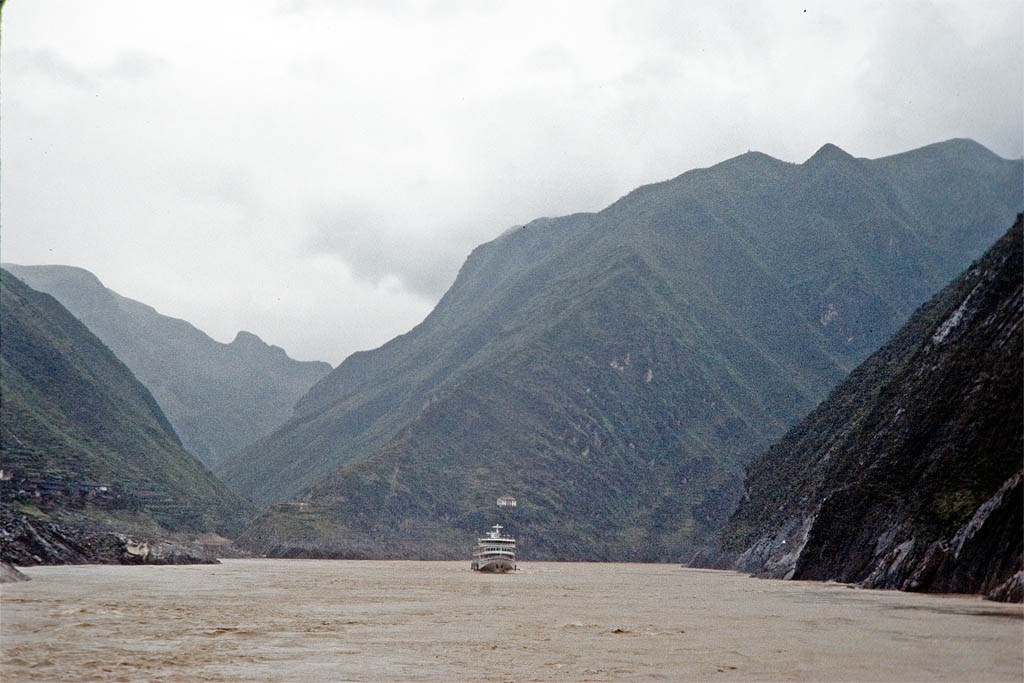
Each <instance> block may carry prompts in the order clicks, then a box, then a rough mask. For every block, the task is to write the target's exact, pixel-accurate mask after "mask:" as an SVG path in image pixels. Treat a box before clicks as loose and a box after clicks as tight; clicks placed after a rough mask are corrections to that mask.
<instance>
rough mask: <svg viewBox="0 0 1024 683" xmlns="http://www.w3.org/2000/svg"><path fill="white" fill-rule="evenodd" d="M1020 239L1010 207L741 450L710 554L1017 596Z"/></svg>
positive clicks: (806, 572) (804, 574)
mask: <svg viewBox="0 0 1024 683" xmlns="http://www.w3.org/2000/svg"><path fill="white" fill-rule="evenodd" d="M1022 239H1024V236H1022V230H1021V219H1020V217H1019V216H1018V218H1017V221H1016V223H1015V224H1014V226H1013V227H1012V228H1011V229H1010V230H1009V232H1007V233H1006V235H1004V236H1003V238H1002V239H1000V240H999V242H998V243H996V244H995V245H994V246H993V247H992V248H991V249H990V250H989V251H988V252H987V253H986V254H985V255H984V257H983V258H981V259H980V260H979V261H977V262H976V263H975V264H974V265H972V266H971V267H969V268H968V269H967V270H966V271H965V272H964V273H963V274H962V275H961V276H960V277H959V278H957V279H956V280H954V281H953V282H952V283H951V284H950V285H949V286H947V287H946V288H945V289H944V290H943V291H942V292H940V293H939V294H938V295H936V296H935V297H934V298H933V299H932V300H931V301H930V302H928V303H927V304H926V305H924V306H923V307H922V308H921V309H919V310H918V311H917V312H916V313H915V314H914V316H913V317H912V318H911V320H910V321H909V322H908V323H907V324H906V326H904V327H903V328H902V329H901V330H900V331H899V332H898V333H897V334H896V335H895V336H894V337H893V338H892V339H891V340H890V341H889V342H888V343H887V344H886V345H885V346H884V347H882V349H880V350H879V351H878V352H877V353H875V354H874V355H872V356H871V357H870V358H869V359H868V360H867V361H865V362H864V363H863V364H862V365H861V366H860V367H858V368H857V369H856V370H855V371H854V372H853V373H852V374H851V375H850V377H849V378H847V379H846V380H845V381H844V382H843V383H842V384H840V385H839V386H838V387H837V388H836V389H835V390H834V391H833V392H832V393H831V395H830V396H829V398H828V399H827V400H826V401H824V402H823V403H822V404H821V405H819V406H818V407H817V408H816V409H815V410H814V411H813V412H812V413H811V414H810V415H809V416H808V417H807V418H806V419H805V420H804V421H803V422H801V423H800V424H799V425H797V426H796V427H794V428H793V429H792V430H790V431H789V432H788V433H787V434H786V435H785V436H784V437H783V438H782V439H780V440H779V441H778V442H777V443H776V444H775V445H773V446H772V447H771V448H770V449H769V450H768V451H767V452H766V453H764V454H763V455H762V456H761V457H760V458H758V459H757V460H756V461H754V462H753V463H751V465H750V466H749V467H748V470H747V480H746V484H745V490H744V499H743V502H742V504H741V506H740V507H739V509H738V511H737V512H736V513H735V514H734V515H733V517H732V518H731V520H730V522H729V524H728V526H727V527H726V529H725V531H724V533H723V536H722V539H723V543H722V550H723V551H724V554H723V555H722V556H720V557H719V558H718V564H719V566H729V565H731V566H734V567H736V568H738V569H741V570H745V571H750V572H754V573H755V574H758V575H760V576H770V577H785V578H794V579H831V580H836V581H843V582H856V583H860V584H862V585H864V586H867V587H873V588H899V589H904V590H915V591H929V592H966V593H986V594H988V595H990V596H991V597H995V598H999V599H1009V600H1016V601H1020V600H1021V597H1022V588H1024V574H1022V571H1021V569H1022V559H1021V558H1022V552H1024V547H1022V529H1024V522H1022V509H1024V501H1022V453H1024V444H1022V432H1024V424H1022V419H1024V418H1022V415H1024V413H1022V399H1021V394H1022V322H1024V320H1022V318H1024V316H1022V311H1024V303H1022V277H1024V276H1022ZM705 559H706V558H705Z"/></svg>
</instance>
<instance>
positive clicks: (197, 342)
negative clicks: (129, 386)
mask: <svg viewBox="0 0 1024 683" xmlns="http://www.w3.org/2000/svg"><path fill="white" fill-rule="evenodd" d="M4 267H5V268H7V269H8V270H9V271H10V272H11V273H12V274H14V275H15V276H16V277H18V278H21V279H22V280H23V281H24V282H25V283H27V284H28V285H29V286H30V287H33V288H34V289H37V290H39V291H41V292H46V293H47V294H50V295H52V296H54V297H56V298H57V300H58V301H60V302H61V304H63V305H64V306H65V307H66V308H67V309H68V310H69V311H71V313H73V314H74V315H75V316H76V317H77V318H78V319H79V320H81V321H82V322H84V323H85V324H86V326H87V327H88V328H89V329H90V330H91V331H92V332H93V333H94V334H95V335H96V336H97V337H99V338H100V340H102V341H103V343H104V344H106V345H107V346H108V347H110V349H111V350H112V351H113V352H114V353H115V354H116V355H117V357H118V358H119V359H121V360H122V361H123V362H124V364H125V365H127V366H128V367H129V369H131V371H132V372H133V373H134V374H135V376H136V377H138V378H139V381H141V382H142V383H143V384H144V385H146V388H148V389H149V390H150V392H152V394H153V397H154V398H156V401H157V403H159V404H160V407H161V408H162V409H163V411H164V413H165V414H166V415H167V417H168V419H169V420H170V421H171V424H172V425H173V426H174V429H175V431H176V432H177V433H178V434H179V435H180V436H181V440H182V442H183V443H184V444H185V447H186V448H187V449H188V450H190V451H191V452H192V453H194V454H195V455H196V456H197V457H198V458H199V459H200V460H202V461H203V462H204V463H206V464H207V465H209V466H212V465H214V464H215V463H217V462H219V461H220V460H221V459H222V458H223V457H225V456H226V455H227V454H228V453H232V452H234V451H236V450H239V449H240V448H242V447H244V446H247V445H248V444H249V443H251V442H252V441H254V440H256V439H257V438H259V437H260V436H263V435H264V434H268V433H270V432H271V431H272V430H273V429H274V428H276V427H278V426H279V425H281V424H282V423H284V422H285V421H287V420H288V419H289V418H290V417H291V416H292V409H293V407H294V406H295V402H296V401H297V400H298V399H299V398H300V397H301V396H302V395H303V394H304V393H305V392H306V391H307V390H308V389H309V388H310V387H311V386H312V385H313V384H314V383H315V382H317V381H318V380H319V379H320V378H322V377H324V376H325V375H326V374H327V373H328V372H330V369H331V368H330V366H329V365H328V364H327V363H320V362H301V361H296V360H293V359H291V358H289V357H288V355H287V354H286V353H285V352H284V350H283V349H280V348H278V347H276V346H268V345H267V344H265V343H264V342H263V341H262V340H260V338H259V337H257V336H255V335H253V334H250V333H248V332H239V333H238V336H237V337H236V338H235V340H234V341H232V342H231V343H230V344H221V343H220V342H217V341H214V340H213V339H211V338H210V337H209V336H207V335H206V334H205V333H203V332H201V331H200V330H198V329H196V328H195V327H193V326H192V325H190V324H189V323H187V322H185V321H184V320H178V319H175V318H170V317H167V316H164V315H161V314H159V313H157V312H156V310H154V309H153V308H152V307H150V306H147V305H145V304H142V303H139V302H138V301H134V300H132V299H128V298H126V297H123V296H120V295H119V294H117V293H116V292H113V291H111V290H109V289H107V288H106V287H104V286H103V284H102V283H101V282H100V281H99V280H98V279H97V278H96V276H94V275H93V274H92V273H90V272H89V271H87V270H83V269H81V268H72V267H69V266H17V265H13V264H5V266H4Z"/></svg>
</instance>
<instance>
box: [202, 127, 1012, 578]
mask: <svg viewBox="0 0 1024 683" xmlns="http://www.w3.org/2000/svg"><path fill="white" fill-rule="evenodd" d="M1020 178H1021V164H1020V162H1019V161H1018V162H1011V161H1006V160H1003V159H1000V158H998V157H996V156H995V155H993V154H991V153H990V152H988V151H987V150H985V149H984V148H982V147H980V146H979V145H976V144H975V143H971V142H969V141H962V140H954V141H949V142H947V143H941V144H939V145H935V146H931V147H928V148H924V149H922V150H917V151H915V152H911V153H908V154H905V155H898V156H897V157H890V158H886V159H880V160H874V161H871V160H865V159H854V158H853V157H851V156H849V155H848V154H846V153H845V152H843V151H842V150H839V149H838V148H835V147H834V146H831V145H826V146H825V147H823V148H822V149H821V150H820V151H819V152H818V153H817V154H815V155H814V156H813V157H812V158H811V159H809V160H808V161H807V162H805V163H804V164H800V165H796V164H787V163H784V162H781V161H778V160H776V159H772V158H770V157H767V156H765V155H763V154H757V153H748V154H745V155H742V156H740V157H737V158H735V159H732V160H729V161H727V162H724V163H722V164H719V165H717V166H715V167H712V168H709V169H700V170H696V171H691V172H688V173H686V174H683V175H682V176H680V177H678V178H676V179H673V180H670V181H667V182H664V183H659V184H657V185H652V186H647V187H643V188H640V189H638V190H636V191H634V192H632V193H630V194H629V195H627V196H626V197H623V198H622V199H621V200H619V201H618V202H616V203H615V204H613V205H612V206H610V207H608V208H607V209H605V210H604V211H601V212H599V213H597V214H580V215H574V216H567V217H564V218H558V219H543V220H539V221H535V222H534V223H531V224H529V225H527V226H524V227H522V228H518V229H514V230H511V231H509V232H507V233H506V234H505V235H503V236H502V237H500V238H498V239H497V240H495V241H493V242H491V243H489V244H486V245H483V246H481V247H479V248H478V249H476V250H475V251H474V252H473V253H472V254H471V255H470V257H469V259H468V260H467V262H466V264H465V265H464V266H463V268H462V270H461V272H460V274H459V277H458V279H457V280H456V282H455V284H454V285H453V286H452V288H451V289H450V290H449V291H448V293H447V294H446V295H445V297H444V298H443V299H442V301H441V302H440V303H439V304H438V306H437V307H436V309H435V310H434V311H433V312H432V313H431V314H430V316H428V318H427V319H426V320H425V321H424V322H423V323H422V324H421V325H419V326H418V327H417V328H415V329H414V330H412V331H410V332H409V333H408V334H406V335H403V336H401V337H398V338H396V339H394V340H392V341H391V342H389V343H388V344H386V345H384V346H383V347H381V348H380V349H377V350H375V351H371V352H366V353H361V354H356V355H354V356H352V357H350V358H349V359H347V360H346V361H345V362H344V363H342V364H341V366H339V367H338V368H337V369H336V370H335V371H334V372H332V373H331V374H330V375H328V376H327V377H325V378H324V379H323V380H322V381H321V382H319V383H318V384H317V385H316V386H314V387H313V389H312V390H311V391H310V392H309V393H308V394H307V395H306V396H305V397H304V398H303V399H302V401H300V403H299V404H298V405H297V415H296V417H295V419H294V420H293V421H291V422H290V423H289V424H287V425H285V426H284V427H282V428H281V429H280V430H278V431H276V432H275V433H274V434H272V435H270V436H269V437H267V438H266V439H264V440H262V441H261V442H258V443H257V444H254V445H253V446H252V447H250V448H247V449H246V450H244V451H242V452H241V453H239V454H237V455H236V456H233V457H232V458H231V459H229V460H228V461H226V462H225V463H223V464H222V465H221V466H220V467H219V468H218V472H219V473H221V474H222V475H223V476H224V478H225V480H226V481H227V482H228V483H229V484H230V485H232V486H234V487H235V488H236V490H238V491H242V492H245V493H246V495H250V496H251V498H252V500H254V501H255V502H256V503H257V504H258V505H260V506H267V505H270V504H273V503H277V502H282V501H285V500H287V499H289V498H291V497H295V496H300V498H301V500H302V501H305V502H306V503H307V504H306V505H304V506H296V505H284V506H281V507H275V508H273V509H271V510H269V511H268V512H267V514H266V515H265V516H264V517H263V518H262V519H261V520H260V521H258V522H257V523H256V524H255V525H254V527H253V528H252V529H251V530H250V531H249V532H247V534H246V536H245V539H246V542H248V543H249V544H250V547H251V548H253V549H254V550H258V551H261V552H280V553H284V554H321V555H339V556H343V555H351V554H357V553H360V554H378V555H379V554H383V553H395V552H397V553H400V554H407V553H427V554H434V555H435V556H455V555H456V554H457V553H463V552H464V547H463V546H464V544H465V539H466V538H468V537H469V538H471V537H472V534H473V533H475V532H477V531H479V530H480V527H481V525H482V523H483V525H484V526H485V525H486V523H485V519H487V518H488V517H490V515H491V513H492V512H493V511H494V508H493V498H494V495H495V494H496V493H498V492H507V493H512V494H513V495H516V497H517V498H518V499H520V501H522V502H521V503H520V506H519V507H518V508H517V515H518V516H519V518H518V521H517V522H516V525H517V527H516V533H517V534H518V535H520V536H521V537H523V538H524V539H525V540H526V541H528V542H529V546H528V547H532V548H533V549H534V551H535V553H536V555H535V556H537V557H540V556H543V557H573V558H585V559H686V558H689V556H690V554H691V553H692V552H693V551H694V550H695V549H697V548H700V547H701V546H703V545H704V544H706V543H708V542H710V540H711V539H712V538H713V533H714V530H715V529H717V528H718V527H719V526H720V525H721V524H722V522H723V521H724V520H725V518H726V516H727V514H728V512H729V511H730V510H731V509H732V507H733V506H734V504H735V502H736V500H737V499H738V496H739V493H740V486H739V482H740V481H741V477H742V467H743V464H744V463H745V462H746V461H747V460H749V459H750V458H751V457H753V456H754V455H755V454H756V453H757V452H759V451H760V450H763V448H764V447H766V446H767V445H768V443H770V441H771V440H772V439H774V438H776V437H777V436H779V435H781V434H782V432H783V431H784V430H785V428H786V427H788V426H789V425H791V424H793V423H794V422H795V421H796V420H797V419H799V418H800V417H801V416H802V415H805V414H806V413H807V411H809V410H810V409H811V408H812V407H813V406H814V405H815V404H816V403H817V402H818V401H819V400H820V399H822V398H823V397H824V396H825V394H826V393H827V391H828V389H829V388H830V387H831V386H833V385H834V384H835V383H836V382H838V381H839V380H840V379H841V378H842V377H843V376H845V375H846V373H847V372H848V371H849V370H850V369H851V368H852V367H854V366H855V365H856V364H857V363H858V362H860V361H861V360H862V359H863V358H864V357H866V356H867V355H868V353H870V351H872V350H873V349H875V348H877V346H878V345H879V344H880V343H881V342H882V341H884V339H885V338H886V336H888V334H890V333H891V332H892V331H893V330H895V329H896V328H897V327H898V325H899V324H901V323H902V322H903V321H904V320H905V319H906V317H907V316H908V315H909V314H910V313H911V312H912V311H913V309H914V308H915V307H916V306H917V305H919V304H920V303H921V302H922V301H924V300H925V299H926V298H927V296H928V295H929V294H930V293H932V292H934V291H935V290H937V289H938V288H939V287H941V286H942V284H943V283H945V282H947V281H948V280H949V278H950V277H952V276H953V275H954V274H955V273H956V272H958V271H959V270H960V269H961V268H963V267H964V266H965V265H966V264H967V263H969V260H970V259H971V258H973V257H975V256H977V255H979V254H980V253H981V252H982V251H983V250H984V248H985V247H986V246H988V245H989V244H991V242H992V241H993V240H995V239H996V237H997V236H998V230H999V228H998V227H996V226H1000V225H1001V226H1005V225H1006V224H1007V223H1008V222H1009V221H1010V220H1011V218H1012V216H1013V215H1014V213H1015V212H1016V211H1017V210H1018V209H1019V208H1020V202H1021V199H1020V194H1019V191H1018V190H1015V189H1013V188H1014V187H1017V188H1019V181H1020ZM929 180H931V181H934V182H946V183H955V184H956V186H957V188H958V190H957V192H947V193H946V194H945V195H944V196H937V197H935V198H934V200H935V201H936V202H938V203H939V208H940V209H941V211H937V212H936V211H933V210H932V209H931V208H929V210H928V211H927V212H924V211H923V210H921V209H920V205H921V202H919V201H917V200H918V198H919V197H918V194H919V193H921V192H924V189H923V188H928V190H927V192H928V196H929V197H931V196H932V195H934V194H935V191H934V190H933V189H931V185H929V183H928V181H929ZM1014 182H1016V183H1017V185H1016V186H1014V184H1013V183H1014ZM993 196H996V199H993ZM993 216H995V217H996V218H997V219H998V220H996V221H994V220H993V219H992V217H993ZM300 511H301V514H300ZM397 530H400V533H399V531H397ZM394 536H397V538H393V537H394ZM413 537H416V538H421V539H424V540H423V542H420V541H416V542H412V541H410V542H409V544H408V545H410V547H411V549H408V550H406V549H404V546H403V543H404V541H403V539H408V538H413ZM457 539H461V540H457ZM460 543H461V545H459V544H460Z"/></svg>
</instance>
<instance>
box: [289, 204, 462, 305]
mask: <svg viewBox="0 0 1024 683" xmlns="http://www.w3.org/2000/svg"><path fill="white" fill-rule="evenodd" d="M309 215H310V219H309V220H310V226H311V230H310V237H309V238H308V239H307V240H306V243H305V247H306V249H307V250H308V252H309V253H314V254H329V255H331V256H332V257H334V258H337V259H338V260H340V261H342V262H343V263H345V264H346V265H347V266H348V267H349V269H350V270H351V272H352V274H353V275H354V276H355V277H356V278H358V279H361V280H364V281H366V282H369V283H371V284H374V285H378V284H381V283H383V282H385V281H386V280H387V279H389V278H394V279H396V280H398V281H399V282H401V284H402V285H403V286H404V287H405V288H407V289H409V290H411V291H413V292H416V293H418V294H421V295H424V296H428V297H432V298H439V297H440V296H441V295H442V294H443V293H444V292H445V290H446V289H447V288H448V287H449V286H450V285H451V283H452V281H453V280H454V278H455V274H456V272H457V270H458V267H459V265H460V264H461V262H462V259H463V258H464V257H465V254H466V253H467V250H466V245H465V244H463V243H462V242H461V241H456V240H452V239H450V238H448V237H446V236H445V235H446V234H450V233H446V232H444V231H441V230H430V229H427V226H425V225H421V226H401V225H397V224H395V223H393V222H392V220H391V219H389V218H388V217H387V212H386V211H379V210H374V209H372V208H370V207H360V206H355V205H347V206H336V207H331V208H321V209H317V210H315V211H312V212H310V214H309ZM417 227H419V228H420V230H417V229H416V228H417Z"/></svg>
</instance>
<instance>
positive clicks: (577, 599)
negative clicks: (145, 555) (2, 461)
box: [0, 560, 1024, 681]
mask: <svg viewBox="0 0 1024 683" xmlns="http://www.w3.org/2000/svg"><path fill="white" fill-rule="evenodd" d="M520 566H521V570H520V571H518V572H516V573H514V574H505V575H490V574H478V573H476V572H472V571H470V570H469V562H468V561H466V562H384V561H347V560H225V561H224V562H223V564H221V565H212V566H201V565H200V566H171V567H122V566H96V565H90V566H63V567H30V568H28V569H26V570H25V573H27V574H28V575H29V576H31V577H32V581H30V582H27V583H21V584H6V585H4V586H3V587H2V588H0V657H2V660H0V661H2V665H0V666H2V668H0V677H2V678H3V680H4V681H22V680H26V681H27V680H46V681H48V680H60V679H74V680H81V679H100V680H111V679H112V680H139V679H146V680H197V679H206V680H282V679H283V680H302V681H319V680H324V681H327V680H331V681H334V680H394V679H418V680H422V679H433V680H466V679H470V678H473V679H484V680H519V681H529V680H627V681H635V680H640V679H654V680H657V679H663V680H664V679H669V680H855V681H871V680H879V681H900V680H906V681H914V680H954V681H981V680H1002V681H1021V680H1024V645H1022V643H1024V618H1022V616H1024V612H1022V607H1021V606H1020V605H1005V604H998V603H992V602H985V601H982V600H980V599H978V598H973V597H964V596H935V595H920V594H912V593H899V592H895V591H874V590H862V589H852V588H849V587H847V586H843V585H839V584H828V583H825V584H822V583H809V582H790V581H767V580H758V579H752V578H748V577H746V576H744V575H742V574H737V573H734V572H721V571H705V570H696V569H684V568H681V567H678V566H676V565H664V564H663V565H657V564H598V563H545V562H537V563H534V562H523V563H521V565H520Z"/></svg>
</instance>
